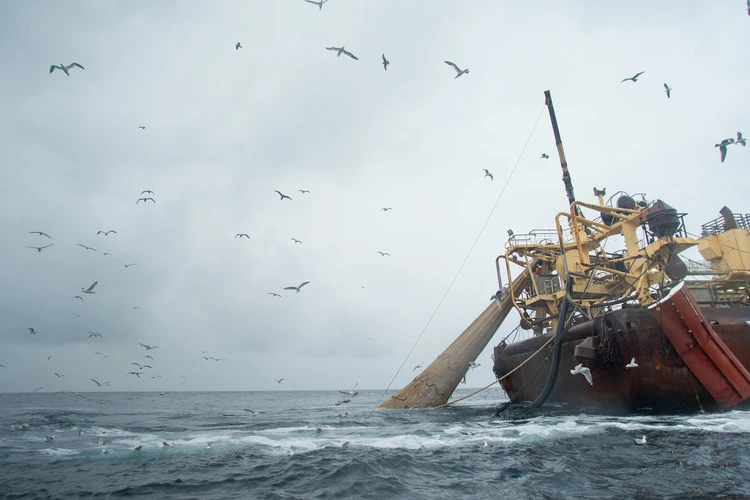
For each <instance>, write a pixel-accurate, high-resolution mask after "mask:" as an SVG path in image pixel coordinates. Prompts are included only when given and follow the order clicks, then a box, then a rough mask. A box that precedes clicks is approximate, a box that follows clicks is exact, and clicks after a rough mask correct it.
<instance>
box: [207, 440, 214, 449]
mask: <svg viewBox="0 0 750 500" xmlns="http://www.w3.org/2000/svg"><path fill="white" fill-rule="evenodd" d="M212 444H214V442H213V441H209V442H208V443H206V449H207V450H210V449H211V445H212Z"/></svg>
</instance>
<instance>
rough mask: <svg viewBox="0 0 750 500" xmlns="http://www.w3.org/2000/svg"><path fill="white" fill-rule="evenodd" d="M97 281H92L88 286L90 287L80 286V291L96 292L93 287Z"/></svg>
mask: <svg viewBox="0 0 750 500" xmlns="http://www.w3.org/2000/svg"><path fill="white" fill-rule="evenodd" d="M98 283H99V282H98V281H94V282H93V283H92V284H91V286H90V287H88V288H81V291H82V292H83V293H96V292H95V291H94V287H95V286H96V285H97V284H98Z"/></svg>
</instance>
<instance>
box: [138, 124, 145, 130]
mask: <svg viewBox="0 0 750 500" xmlns="http://www.w3.org/2000/svg"><path fill="white" fill-rule="evenodd" d="M138 128H139V129H141V130H146V126H145V125H138Z"/></svg>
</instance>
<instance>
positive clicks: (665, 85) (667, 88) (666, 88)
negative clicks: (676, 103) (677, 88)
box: [664, 83, 669, 92]
mask: <svg viewBox="0 0 750 500" xmlns="http://www.w3.org/2000/svg"><path fill="white" fill-rule="evenodd" d="M664 90H666V91H667V92H669V85H667V84H666V83H665V84H664Z"/></svg>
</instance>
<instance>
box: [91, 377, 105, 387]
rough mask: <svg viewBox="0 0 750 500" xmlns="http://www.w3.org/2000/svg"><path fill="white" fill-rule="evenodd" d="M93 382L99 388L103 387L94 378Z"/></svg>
mask: <svg viewBox="0 0 750 500" xmlns="http://www.w3.org/2000/svg"><path fill="white" fill-rule="evenodd" d="M91 381H92V382H93V383H95V384H96V386H97V387H101V386H102V384H101V383H99V382H98V381H97V380H96V379H93V378H92V379H91Z"/></svg>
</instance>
